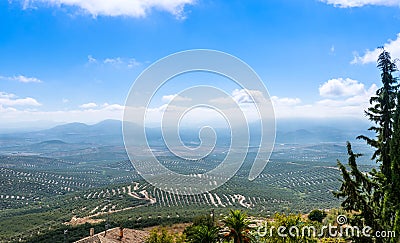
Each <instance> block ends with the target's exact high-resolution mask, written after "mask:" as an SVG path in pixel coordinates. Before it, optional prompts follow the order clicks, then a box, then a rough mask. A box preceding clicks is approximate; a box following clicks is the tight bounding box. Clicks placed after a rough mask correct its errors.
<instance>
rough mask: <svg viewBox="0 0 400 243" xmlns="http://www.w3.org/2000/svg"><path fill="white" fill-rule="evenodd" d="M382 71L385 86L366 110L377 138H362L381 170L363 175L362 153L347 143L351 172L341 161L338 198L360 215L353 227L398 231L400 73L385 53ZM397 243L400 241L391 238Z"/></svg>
mask: <svg viewBox="0 0 400 243" xmlns="http://www.w3.org/2000/svg"><path fill="white" fill-rule="evenodd" d="M377 66H378V68H379V69H380V71H381V81H382V87H381V88H379V89H378V90H377V91H376V95H375V96H373V97H371V99H370V104H371V107H369V108H368V110H367V111H365V114H366V116H367V117H368V118H369V120H370V121H372V122H373V123H375V125H374V126H371V127H370V128H369V130H371V131H374V132H375V133H376V137H375V138H369V137H366V136H363V135H362V136H359V137H358V138H359V139H363V140H365V141H366V142H367V144H369V145H370V146H371V147H373V148H374V149H375V152H374V154H373V156H372V159H373V160H376V161H377V162H378V163H379V170H375V169H373V170H372V171H370V172H369V173H363V172H362V171H360V170H359V167H358V166H357V163H356V159H357V158H358V157H359V156H361V154H355V153H353V151H352V148H351V145H350V143H348V144H347V150H348V155H349V160H348V165H349V167H350V168H349V170H347V168H346V167H345V166H344V165H343V164H341V163H340V162H339V161H338V166H339V169H340V171H341V173H342V177H343V180H342V186H341V187H340V189H339V191H338V192H334V195H335V196H336V197H338V198H340V197H344V198H345V200H344V201H343V202H342V206H343V208H344V209H345V210H347V211H355V212H356V213H355V214H354V215H353V217H352V218H350V223H351V224H352V225H353V226H359V227H363V226H365V225H367V226H370V227H372V229H373V230H374V231H382V230H393V229H394V230H396V231H397V232H396V234H397V236H399V235H400V231H399V230H400V228H399V217H400V216H399V213H400V210H399V208H400V204H399V192H400V189H399V185H400V181H399V179H400V162H399V161H400V159H399V158H400V156H399V153H400V152H399V145H400V132H399V129H400V128H399V124H400V120H399V116H400V115H399V114H400V104H399V103H400V94H399V91H398V84H397V78H395V77H394V76H393V73H394V72H396V71H397V67H396V64H395V62H394V61H392V59H391V57H390V54H389V53H388V52H387V51H385V50H383V51H382V53H381V54H380V55H379V58H378V65H377ZM353 240H354V241H355V242H372V241H374V242H388V241H389V240H388V239H382V238H376V239H372V238H355V239H353ZM391 240H392V241H393V242H397V241H398V237H397V238H396V239H391Z"/></svg>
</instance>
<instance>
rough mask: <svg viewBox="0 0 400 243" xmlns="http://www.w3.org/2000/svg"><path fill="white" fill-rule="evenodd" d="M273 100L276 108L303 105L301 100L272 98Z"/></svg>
mask: <svg viewBox="0 0 400 243" xmlns="http://www.w3.org/2000/svg"><path fill="white" fill-rule="evenodd" d="M271 100H272V103H273V104H274V105H275V106H293V105H298V104H300V103H301V100H300V99H299V98H287V97H284V98H279V97H278V96H272V97H271Z"/></svg>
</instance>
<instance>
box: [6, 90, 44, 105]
mask: <svg viewBox="0 0 400 243" xmlns="http://www.w3.org/2000/svg"><path fill="white" fill-rule="evenodd" d="M0 105H1V106H7V107H12V106H41V104H40V103H39V102H38V101H37V100H35V99H34V98H31V97H26V98H18V97H17V96H16V95H15V94H9V93H5V92H0Z"/></svg>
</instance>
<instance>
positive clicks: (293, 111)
mask: <svg viewBox="0 0 400 243" xmlns="http://www.w3.org/2000/svg"><path fill="white" fill-rule="evenodd" d="M377 89H378V87H377V86H376V85H375V84H373V85H371V87H370V88H369V89H365V85H364V84H362V83H360V82H358V81H355V80H352V79H342V78H338V79H334V81H331V80H329V81H327V82H326V83H324V84H323V85H321V86H320V95H321V97H322V98H323V99H320V100H318V101H316V102H313V103H309V104H302V103H301V102H300V101H299V100H297V99H296V98H279V97H276V96H273V97H271V99H272V101H273V103H274V107H275V113H276V117H278V118H296V117H297V118H313V117H314V118H327V117H357V118H362V117H363V116H364V110H366V109H367V108H368V107H369V106H370V104H369V100H370V98H371V96H373V95H375V92H376V90H377ZM282 101H283V102H282ZM285 101H287V102H285Z"/></svg>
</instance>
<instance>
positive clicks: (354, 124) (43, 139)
mask: <svg viewBox="0 0 400 243" xmlns="http://www.w3.org/2000/svg"><path fill="white" fill-rule="evenodd" d="M128 126H129V128H130V130H131V131H132V139H133V141H134V139H135V132H140V133H141V132H142V131H143V128H142V127H139V126H138V125H136V124H128ZM367 127H368V123H366V122H364V121H360V120H355V119H353V120H351V119H348V120H337V121H333V120H327V119H326V120H321V119H320V120H318V119H313V120H298V119H291V120H278V121H277V132H276V142H277V143H297V144H310V143H319V142H340V143H344V142H345V141H347V140H354V138H355V137H356V136H357V135H360V134H366V135H369V134H370V133H368V132H367ZM249 129H250V136H251V142H250V143H251V144H252V145H255V144H257V141H259V139H260V134H261V128H260V126H259V124H250V125H249ZM215 131H216V133H217V138H218V140H217V144H219V145H224V146H226V145H229V143H230V139H231V138H230V130H229V129H226V128H218V129H216V130H215ZM146 134H147V139H148V140H149V142H150V144H153V145H156V146H162V145H163V139H162V131H161V128H159V127H158V128H157V127H155V128H146ZM243 134H245V133H243ZM198 135H199V128H182V129H181V130H180V136H181V139H182V141H183V142H184V143H185V144H187V145H196V144H197V145H198V144H199V143H200V139H199V137H198ZM243 136H244V135H243ZM137 142H138V143H140V142H141V141H137ZM77 144H80V145H85V146H84V147H90V146H110V145H111V146H123V136H122V122H121V121H118V120H104V121H102V122H99V123H97V124H94V125H87V124H84V123H69V124H64V125H59V126H56V127H53V128H50V129H45V130H41V131H34V132H23V133H9V134H3V135H0V148H1V147H2V148H4V147H10V146H11V147H14V146H28V145H29V146H30V148H31V149H30V150H34V149H35V148H37V149H39V148H45V149H50V148H51V147H52V148H60V149H62V148H68V147H71V148H72V147H75V145H77ZM142 144H143V143H142Z"/></svg>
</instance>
